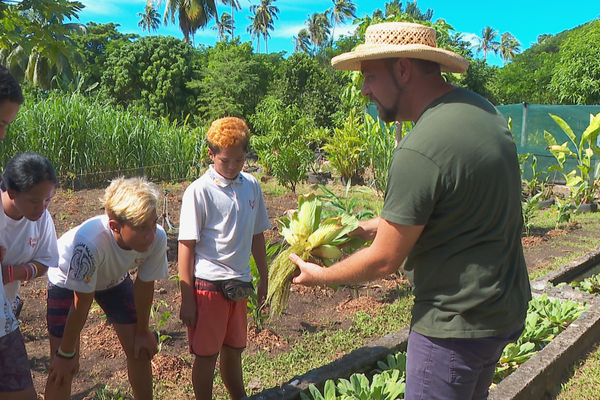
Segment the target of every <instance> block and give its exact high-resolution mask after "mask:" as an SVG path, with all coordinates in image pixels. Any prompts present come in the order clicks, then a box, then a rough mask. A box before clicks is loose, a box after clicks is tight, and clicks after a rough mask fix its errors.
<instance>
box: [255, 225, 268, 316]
mask: <svg viewBox="0 0 600 400" xmlns="http://www.w3.org/2000/svg"><path fill="white" fill-rule="evenodd" d="M252 255H253V256H254V262H255V263H256V269H258V275H259V276H260V283H259V285H258V304H259V305H262V303H263V302H264V300H265V297H266V296H267V289H268V286H269V271H268V269H267V251H266V249H265V235H264V233H263V232H261V233H258V234H256V235H254V236H253V237H252Z"/></svg>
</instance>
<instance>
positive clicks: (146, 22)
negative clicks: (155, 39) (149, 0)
mask: <svg viewBox="0 0 600 400" xmlns="http://www.w3.org/2000/svg"><path fill="white" fill-rule="evenodd" d="M137 15H138V17H140V20H139V22H138V26H139V27H141V28H142V31H148V35H149V36H152V34H151V31H155V32H156V31H157V30H158V28H159V27H160V14H158V11H156V8H154V6H153V5H151V4H150V5H149V4H146V9H145V11H144V12H143V13H137Z"/></svg>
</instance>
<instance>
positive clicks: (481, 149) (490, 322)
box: [381, 88, 531, 338]
mask: <svg viewBox="0 0 600 400" xmlns="http://www.w3.org/2000/svg"><path fill="white" fill-rule="evenodd" d="M381 217H382V218H384V219H386V220H387V221H390V222H393V223H396V224H401V225H424V226H425V227H424V229H423V232H422V234H421V236H420V237H419V239H418V241H417V243H416V245H415V246H414V248H413V250H412V251H411V253H410V255H409V256H408V258H407V260H406V264H405V267H404V269H405V271H406V274H407V276H408V278H409V279H410V281H411V283H412V285H413V293H414V296H415V304H414V307H413V310H412V329H413V330H414V331H415V332H417V333H420V334H422V335H425V336H430V337H437V338H481V337H489V336H495V335H500V334H503V333H507V332H508V331H509V330H511V329H514V328H516V326H517V325H518V324H520V323H522V322H523V321H524V319H525V315H526V311H527V303H528V301H529V300H530V299H531V290H530V287H529V277H528V275H527V267H526V265H525V258H524V256H523V249H522V245H521V234H522V229H523V218H522V213H521V177H520V169H519V161H518V156H517V151H516V146H515V144H514V142H513V139H512V136H511V133H510V131H509V130H508V127H507V124H506V121H505V120H504V118H503V117H502V115H501V114H500V113H499V112H498V111H497V110H496V109H495V108H494V107H493V106H492V105H491V104H490V103H489V102H488V101H487V100H485V99H484V98H483V97H481V96H479V95H477V94H475V93H472V92H470V91H468V90H465V89H460V88H459V89H454V90H452V91H450V92H449V93H446V94H445V95H443V96H441V97H440V98H438V99H436V100H435V101H434V102H433V103H432V104H430V105H429V106H428V107H427V108H426V109H425V111H424V112H423V113H422V114H421V116H420V117H419V119H418V121H417V123H416V124H415V126H414V128H413V129H412V131H411V132H410V133H409V134H408V135H407V136H406V137H405V138H404V139H402V140H401V141H400V143H399V144H398V146H397V147H396V149H395V151H394V155H393V159H392V163H391V167H390V174H389V179H388V186H387V192H386V197H385V203H384V206H383V210H382V213H381Z"/></svg>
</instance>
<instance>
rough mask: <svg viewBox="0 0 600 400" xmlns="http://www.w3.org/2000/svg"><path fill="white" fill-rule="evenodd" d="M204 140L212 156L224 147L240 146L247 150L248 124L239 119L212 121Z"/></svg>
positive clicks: (248, 140)
mask: <svg viewBox="0 0 600 400" xmlns="http://www.w3.org/2000/svg"><path fill="white" fill-rule="evenodd" d="M206 140H207V141H208V146H209V147H210V149H211V151H212V152H213V154H217V153H218V152H219V150H220V149H222V148H224V147H233V146H238V145H241V146H242V147H243V148H244V150H245V151H247V150H248V143H249V142H250V130H249V129H248V124H246V121H244V120H243V119H241V118H237V117H224V118H219V119H216V120H214V121H213V123H212V124H210V128H209V129H208V132H206Z"/></svg>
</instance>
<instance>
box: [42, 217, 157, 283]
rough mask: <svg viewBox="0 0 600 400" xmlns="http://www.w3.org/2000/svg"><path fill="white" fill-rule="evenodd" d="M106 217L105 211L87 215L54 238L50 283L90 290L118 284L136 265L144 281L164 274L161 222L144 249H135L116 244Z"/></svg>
mask: <svg viewBox="0 0 600 400" xmlns="http://www.w3.org/2000/svg"><path fill="white" fill-rule="evenodd" d="M108 220H109V219H108V216H107V215H101V216H97V217H93V218H90V219H88V220H87V221H85V222H84V223H82V224H81V225H79V226H77V227H75V228H73V229H71V230H70V231H68V232H67V233H65V234H64V235H63V236H61V238H60V239H58V252H59V255H60V258H59V262H58V268H52V269H50V270H48V279H49V280H50V282H51V283H52V284H54V285H57V286H60V287H63V288H67V289H70V290H75V291H77V292H81V293H93V292H95V291H99V290H105V289H108V288H111V287H113V286H115V285H118V284H119V283H121V282H122V281H123V280H124V279H125V277H126V276H127V272H128V271H129V270H131V269H133V268H136V267H137V268H138V274H137V277H138V278H139V279H141V280H142V281H144V282H150V281H154V280H158V279H162V278H164V277H166V276H167V274H168V273H169V269H168V265H167V234H166V233H165V231H164V229H163V228H162V227H161V226H159V225H157V227H156V238H155V239H154V242H153V243H152V245H151V246H150V248H149V249H148V251H146V252H144V253H138V252H137V251H135V250H124V249H122V248H121V247H119V245H118V244H117V241H116V240H115V237H114V235H113V232H112V231H111V229H110V227H109V225H108Z"/></svg>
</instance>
